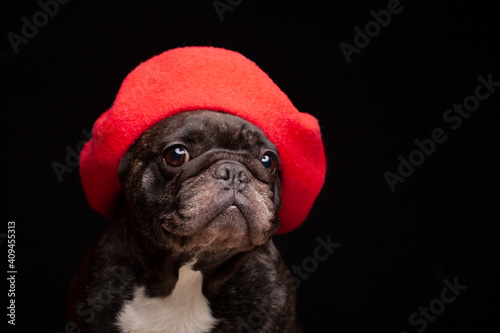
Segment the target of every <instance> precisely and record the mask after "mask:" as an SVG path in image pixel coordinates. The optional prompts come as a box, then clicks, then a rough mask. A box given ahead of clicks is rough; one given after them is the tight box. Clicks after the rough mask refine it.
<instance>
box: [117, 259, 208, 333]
mask: <svg viewBox="0 0 500 333" xmlns="http://www.w3.org/2000/svg"><path fill="white" fill-rule="evenodd" d="M192 266H193V263H190V264H187V265H184V266H182V267H181V268H180V269H179V280H178V281H177V284H176V285H175V288H174V290H173V291H172V293H171V294H170V295H168V296H167V297H154V298H150V297H148V296H146V295H145V293H144V289H145V288H144V287H139V288H136V290H135V292H134V298H133V299H132V301H129V302H127V303H125V305H124V306H123V308H122V310H121V311H120V313H119V315H118V320H117V325H118V327H120V328H121V331H122V332H124V333H149V332H163V333H206V332H209V331H210V329H211V328H213V327H214V326H215V324H216V322H217V319H215V318H214V317H213V316H212V313H211V311H210V306H209V304H208V300H207V299H206V298H205V296H203V293H202V290H201V289H202V283H203V275H202V274H201V272H200V271H194V270H193V269H192Z"/></svg>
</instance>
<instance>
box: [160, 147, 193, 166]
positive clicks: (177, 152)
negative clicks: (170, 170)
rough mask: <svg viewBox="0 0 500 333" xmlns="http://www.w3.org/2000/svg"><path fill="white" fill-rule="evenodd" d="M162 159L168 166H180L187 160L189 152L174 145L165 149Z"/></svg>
mask: <svg viewBox="0 0 500 333" xmlns="http://www.w3.org/2000/svg"><path fill="white" fill-rule="evenodd" d="M163 161H164V162H165V164H167V165H170V166H174V167H177V166H181V165H183V164H184V163H186V162H187V161H189V153H188V151H187V150H186V148H184V147H182V146H179V145H176V146H173V147H171V148H169V149H167V152H166V153H165V156H164V157H163Z"/></svg>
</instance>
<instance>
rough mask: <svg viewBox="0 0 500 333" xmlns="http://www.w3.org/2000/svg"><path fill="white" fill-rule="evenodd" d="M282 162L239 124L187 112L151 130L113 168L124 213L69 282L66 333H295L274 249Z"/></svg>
mask: <svg viewBox="0 0 500 333" xmlns="http://www.w3.org/2000/svg"><path fill="white" fill-rule="evenodd" d="M279 165H280V161H279V155H278V151H277V149H276V146H275V145H274V144H273V143H272V142H271V141H269V140H268V139H267V137H266V136H265V135H264V134H263V132H262V131H261V130H260V129H259V128H258V127H256V126H255V125H253V124H252V123H250V122H248V121H246V120H244V119H242V118H240V117H238V116H235V115H231V114H227V113H223V112H214V111H209V110H197V111H185V112H181V113H177V114H175V115H173V116H170V117H168V118H166V119H163V120H161V121H160V122H158V123H156V124H155V125H153V126H152V127H150V128H149V129H148V130H147V131H146V132H144V133H143V134H142V136H141V137H140V138H139V139H138V140H137V141H136V142H135V143H134V145H133V146H132V147H131V148H130V149H129V150H128V151H127V153H126V154H125V155H124V157H123V158H122V160H121V162H120V165H119V168H118V175H119V179H120V183H121V187H122V194H121V199H120V203H119V213H118V214H117V215H116V217H115V218H114V219H113V220H112V221H111V222H110V223H109V225H108V227H107V228H106V230H105V232H104V234H103V235H102V237H101V238H100V240H99V241H98V242H97V244H96V245H95V246H94V247H93V248H92V249H91V250H90V251H89V253H88V254H87V255H86V258H85V260H84V262H83V263H82V265H81V266H80V268H79V269H78V271H77V272H76V274H75V276H74V278H73V281H72V284H71V290H70V305H69V312H70V318H71V320H72V322H73V323H72V324H73V331H74V332H95V333H97V332H107V333H109V332H127V333H139V332H141V333H142V332H170V333H208V332H211V333H216V332H220V333H222V332H224V333H227V332H261V333H267V332H285V333H292V332H299V331H301V328H300V325H299V323H298V321H297V319H296V310H295V308H296V296H295V285H294V283H293V279H292V277H291V273H290V271H289V270H288V268H287V267H286V265H285V264H284V262H283V260H282V258H281V256H280V254H279V252H278V250H277V249H276V247H275V245H274V244H273V241H272V236H273V235H274V234H275V232H276V230H277V229H278V227H279V217H278V211H279V209H280V205H281V183H280V169H279Z"/></svg>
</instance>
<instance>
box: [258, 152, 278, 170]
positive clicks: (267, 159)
mask: <svg viewBox="0 0 500 333" xmlns="http://www.w3.org/2000/svg"><path fill="white" fill-rule="evenodd" d="M260 162H261V163H262V165H263V166H264V168H266V169H267V171H268V172H269V173H273V172H274V170H276V165H277V162H276V157H274V155H272V154H270V153H265V154H264V155H262V157H261V158H260Z"/></svg>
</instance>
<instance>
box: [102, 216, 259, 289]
mask: <svg viewBox="0 0 500 333" xmlns="http://www.w3.org/2000/svg"><path fill="white" fill-rule="evenodd" d="M147 237H148V236H146V235H144V234H143V233H141V232H138V230H137V224H136V222H135V221H133V220H132V219H131V217H130V215H129V214H125V213H121V214H119V216H117V218H115V219H114V220H112V221H111V222H110V224H109V225H108V228H107V230H106V232H105V233H104V235H103V237H102V239H101V241H100V243H101V248H102V249H103V251H106V256H107V257H108V259H109V260H110V261H111V262H115V263H116V264H117V265H120V263H123V262H127V264H128V265H130V267H132V268H133V270H134V271H135V273H136V274H137V278H136V281H137V283H138V284H139V285H142V286H144V287H145V294H146V295H147V296H149V297H165V296H168V295H170V294H171V293H172V291H173V290H174V288H175V285H176V283H177V281H178V279H179V270H180V269H181V267H183V266H186V265H190V266H191V267H192V268H193V269H194V270H196V271H200V272H201V273H202V275H203V293H204V294H205V295H206V296H207V297H211V296H214V295H216V294H217V293H218V290H219V288H221V287H222V286H223V285H224V283H225V282H226V281H227V280H228V279H229V278H230V277H231V276H232V275H233V274H234V273H235V272H236V271H237V269H238V267H239V266H240V264H241V263H242V262H243V261H244V260H245V259H246V258H248V257H249V255H250V254H251V253H252V252H253V251H254V250H255V249H253V250H250V251H245V252H240V253H230V252H228V253H224V254H217V253H213V252H199V253H192V252H186V253H184V252H180V253H178V252H176V251H173V250H172V249H169V248H168V246H159V245H158V244H156V243H155V242H152V241H150V240H148V239H147ZM109 244H113V246H112V247H111V246H110V245H109Z"/></svg>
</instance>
